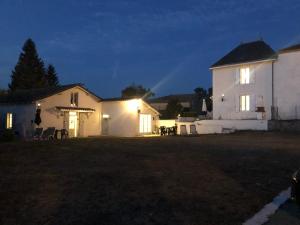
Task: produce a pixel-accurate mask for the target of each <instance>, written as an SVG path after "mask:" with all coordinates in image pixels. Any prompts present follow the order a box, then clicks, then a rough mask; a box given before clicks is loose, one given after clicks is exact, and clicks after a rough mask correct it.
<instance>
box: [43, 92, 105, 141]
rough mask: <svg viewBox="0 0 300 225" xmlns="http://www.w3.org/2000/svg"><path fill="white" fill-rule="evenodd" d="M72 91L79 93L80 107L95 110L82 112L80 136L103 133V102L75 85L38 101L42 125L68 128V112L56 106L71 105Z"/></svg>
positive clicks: (44, 126)
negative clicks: (61, 110)
mask: <svg viewBox="0 0 300 225" xmlns="http://www.w3.org/2000/svg"><path fill="white" fill-rule="evenodd" d="M72 92H78V93H79V102H78V107H83V108H92V109H95V112H92V113H82V112H80V116H79V117H78V118H79V121H78V123H79V124H80V126H81V127H80V128H79V136H82V137H87V136H95V135H100V134H101V117H100V115H101V104H100V103H99V102H98V101H97V100H96V99H95V97H94V96H92V95H90V94H89V93H87V92H85V91H84V90H83V89H81V88H79V87H75V88H72V89H69V90H66V91H64V92H61V93H58V94H56V95H53V96H50V97H48V98H45V99H43V100H40V101H38V102H37V103H40V104H41V106H40V108H41V119H42V123H41V124H40V127H43V128H44V129H46V128H48V127H55V128H56V129H63V128H65V129H68V126H69V124H68V112H60V111H59V110H57V109H56V106H64V107H70V106H71V103H70V95H71V93H72Z"/></svg>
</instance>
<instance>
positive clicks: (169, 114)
mask: <svg viewBox="0 0 300 225" xmlns="http://www.w3.org/2000/svg"><path fill="white" fill-rule="evenodd" d="M182 109H183V107H182V105H181V104H180V102H179V100H178V99H177V98H172V99H170V100H169V102H168V105H167V108H166V111H165V112H164V113H163V117H165V118H169V119H170V118H172V119H174V118H177V116H178V114H180V113H181V111H182Z"/></svg>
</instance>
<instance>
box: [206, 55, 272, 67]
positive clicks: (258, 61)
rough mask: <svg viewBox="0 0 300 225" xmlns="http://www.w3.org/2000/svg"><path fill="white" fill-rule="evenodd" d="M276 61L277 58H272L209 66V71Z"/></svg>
mask: <svg viewBox="0 0 300 225" xmlns="http://www.w3.org/2000/svg"><path fill="white" fill-rule="evenodd" d="M276 60H277V57H274V58H270V59H263V60H255V61H246V62H240V63H232V64H225V65H220V66H211V67H210V68H209V69H210V70H214V69H221V68H226V67H233V66H240V65H245V64H255V63H262V62H270V61H276Z"/></svg>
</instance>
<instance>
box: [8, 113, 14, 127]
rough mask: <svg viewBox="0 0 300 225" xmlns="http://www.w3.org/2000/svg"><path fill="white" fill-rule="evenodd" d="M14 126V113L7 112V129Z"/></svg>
mask: <svg viewBox="0 0 300 225" xmlns="http://www.w3.org/2000/svg"><path fill="white" fill-rule="evenodd" d="M12 127H13V115H12V113H7V114H6V129H12Z"/></svg>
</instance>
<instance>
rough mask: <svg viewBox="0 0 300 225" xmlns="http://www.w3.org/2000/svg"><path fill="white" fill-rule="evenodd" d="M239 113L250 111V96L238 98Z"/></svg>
mask: <svg viewBox="0 0 300 225" xmlns="http://www.w3.org/2000/svg"><path fill="white" fill-rule="evenodd" d="M240 111H250V95H242V96H240Z"/></svg>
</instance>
